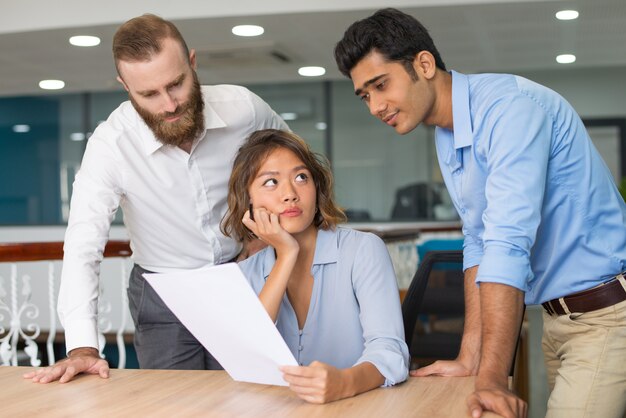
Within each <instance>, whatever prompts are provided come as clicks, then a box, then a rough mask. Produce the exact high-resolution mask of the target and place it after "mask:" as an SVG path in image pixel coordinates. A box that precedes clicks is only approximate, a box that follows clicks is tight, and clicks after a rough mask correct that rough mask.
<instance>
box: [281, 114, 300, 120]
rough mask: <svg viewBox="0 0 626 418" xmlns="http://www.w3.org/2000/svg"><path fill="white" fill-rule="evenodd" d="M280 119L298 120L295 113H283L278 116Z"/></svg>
mask: <svg viewBox="0 0 626 418" xmlns="http://www.w3.org/2000/svg"><path fill="white" fill-rule="evenodd" d="M280 117H281V118H283V120H296V119H298V114H297V113H295V112H284V113H281V114H280Z"/></svg>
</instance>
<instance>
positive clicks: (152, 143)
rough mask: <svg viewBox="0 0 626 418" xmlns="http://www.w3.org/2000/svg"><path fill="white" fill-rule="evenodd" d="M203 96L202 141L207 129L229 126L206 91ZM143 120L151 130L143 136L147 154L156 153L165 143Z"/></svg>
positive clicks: (145, 126) (148, 129)
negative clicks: (208, 98) (206, 94)
mask: <svg viewBox="0 0 626 418" xmlns="http://www.w3.org/2000/svg"><path fill="white" fill-rule="evenodd" d="M202 98H203V100H204V129H205V133H204V134H203V135H202V136H200V139H198V141H202V140H203V139H204V138H205V137H206V131H208V130H209V129H217V128H224V127H226V126H228V125H227V124H226V122H224V120H222V118H220V116H219V115H218V114H217V112H216V111H215V109H214V108H213V106H212V105H211V103H210V102H208V101H207V100H206V98H205V97H204V92H202ZM137 116H138V117H139V118H140V119H141V116H139V115H137ZM141 122H142V124H143V126H144V128H145V130H146V132H149V134H147V135H144V136H143V138H144V141H145V142H144V149H145V151H146V154H147V155H151V154H154V153H155V152H156V151H157V150H159V149H161V147H163V146H164V144H163V143H162V142H161V141H159V140H158V139H156V138H155V136H154V134H153V133H152V130H150V128H149V127H148V125H146V124H145V122H143V120H141Z"/></svg>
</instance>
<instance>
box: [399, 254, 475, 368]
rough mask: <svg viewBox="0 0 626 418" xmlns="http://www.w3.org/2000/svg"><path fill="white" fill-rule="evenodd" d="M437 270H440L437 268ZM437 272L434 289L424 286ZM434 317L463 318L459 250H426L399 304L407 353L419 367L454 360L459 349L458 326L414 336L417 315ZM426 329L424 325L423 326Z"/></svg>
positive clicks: (459, 331)
mask: <svg viewBox="0 0 626 418" xmlns="http://www.w3.org/2000/svg"><path fill="white" fill-rule="evenodd" d="M437 266H439V268H443V269H439V270H438V269H437ZM436 271H437V272H438V276H439V277H438V278H437V280H436V286H433V282H435V281H434V280H433V282H431V286H428V283H429V279H430V278H431V276H433V274H432V273H434V272H436ZM424 314H426V315H437V316H438V317H441V316H444V317H447V318H458V319H461V320H462V318H463V316H464V314H465V300H464V296H463V251H461V250H448V251H429V252H428V253H426V255H425V256H424V258H423V259H422V261H421V262H420V265H419V268H418V269H417V271H416V273H415V275H414V276H413V280H412V281H411V284H410V286H409V289H408V290H407V294H406V296H405V298H404V301H403V303H402V316H403V320H404V335H405V340H406V343H407V345H408V347H409V352H410V353H411V358H412V359H415V360H417V362H418V363H420V362H424V363H423V364H419V366H424V365H426V364H428V363H430V362H432V361H434V360H443V359H454V358H456V356H457V354H458V352H459V348H460V346H461V337H462V335H463V328H462V326H460V327H459V329H458V330H456V331H452V332H450V331H437V330H436V329H432V330H428V329H427V330H426V331H430V332H418V333H416V332H415V330H416V324H417V319H418V316H420V315H424ZM426 328H428V326H426Z"/></svg>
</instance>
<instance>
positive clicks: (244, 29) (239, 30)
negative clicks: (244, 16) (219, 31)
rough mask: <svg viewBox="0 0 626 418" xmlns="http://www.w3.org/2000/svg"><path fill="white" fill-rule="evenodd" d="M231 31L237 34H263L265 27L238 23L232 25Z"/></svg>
mask: <svg viewBox="0 0 626 418" xmlns="http://www.w3.org/2000/svg"><path fill="white" fill-rule="evenodd" d="M232 32H233V34H235V35H237V36H259V35H263V32H265V29H263V27H262V26H257V25H238V26H235V27H233V29H232Z"/></svg>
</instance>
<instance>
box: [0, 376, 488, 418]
mask: <svg viewBox="0 0 626 418" xmlns="http://www.w3.org/2000/svg"><path fill="white" fill-rule="evenodd" d="M29 370H32V369H31V368H30V367H7V366H3V367H0V388H1V389H0V411H2V412H1V415H2V416H7V417H9V416H10V417H17V416H46V417H61V416H62V417H73V416H75V417H86V416H88V417H131V416H132V417H138V416H139V417H141V416H150V417H155V416H164V417H174V416H176V417H195V416H203V417H204V416H206V417H307V418H309V417H428V418H436V417H445V418H449V417H454V418H457V417H468V416H469V414H468V411H467V408H466V406H465V398H466V396H467V395H468V394H469V392H470V390H471V389H472V388H473V382H474V380H473V378H447V377H428V378H409V380H408V381H407V382H405V383H403V384H401V385H398V386H395V387H392V388H379V389H375V390H373V391H370V392H367V393H364V394H361V395H359V396H356V397H354V398H349V399H344V400H341V401H337V402H332V403H330V404H326V405H313V404H308V403H306V402H304V401H302V400H300V399H299V398H297V397H296V396H295V395H294V394H293V393H292V392H291V391H289V389H288V388H286V387H279V386H266V385H256V384H251V383H240V382H235V381H233V380H232V379H231V378H230V377H229V376H228V375H227V374H226V372H223V371H174V370H118V369H112V370H111V374H110V377H109V378H108V379H102V378H100V377H98V376H84V375H83V376H80V377H78V378H77V379H75V380H73V381H71V382H69V383H65V384H60V383H58V382H55V383H49V384H47V385H44V384H36V383H33V382H31V381H30V380H26V379H23V378H22V374H23V373H25V372H27V371H29ZM488 416H491V417H494V416H495V415H492V414H485V415H483V417H488Z"/></svg>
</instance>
